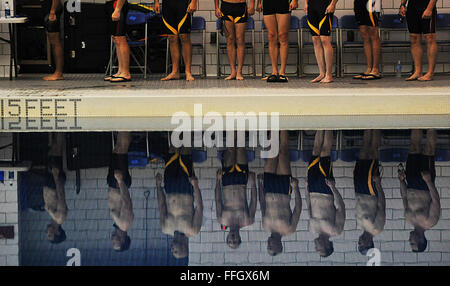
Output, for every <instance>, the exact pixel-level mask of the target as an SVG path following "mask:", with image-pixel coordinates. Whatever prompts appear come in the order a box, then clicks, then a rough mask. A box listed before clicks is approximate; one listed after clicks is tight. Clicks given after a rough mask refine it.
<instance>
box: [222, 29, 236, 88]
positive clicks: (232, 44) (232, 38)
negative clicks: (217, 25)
mask: <svg viewBox="0 0 450 286" xmlns="http://www.w3.org/2000/svg"><path fill="white" fill-rule="evenodd" d="M224 24H225V26H226V29H227V32H228V33H227V54H228V62H229V64H230V69H231V74H230V76H228V77H227V78H225V80H231V79H236V31H235V29H234V23H233V22H232V21H224Z"/></svg>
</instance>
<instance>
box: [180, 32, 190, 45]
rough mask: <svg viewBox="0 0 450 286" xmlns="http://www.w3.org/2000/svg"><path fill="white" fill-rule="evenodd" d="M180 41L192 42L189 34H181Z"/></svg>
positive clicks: (182, 42)
mask: <svg viewBox="0 0 450 286" xmlns="http://www.w3.org/2000/svg"><path fill="white" fill-rule="evenodd" d="M180 42H181V44H183V45H184V44H190V43H191V38H190V36H189V34H181V35H180Z"/></svg>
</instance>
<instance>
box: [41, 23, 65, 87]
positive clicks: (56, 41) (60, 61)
mask: <svg viewBox="0 0 450 286" xmlns="http://www.w3.org/2000/svg"><path fill="white" fill-rule="evenodd" d="M47 35H48V39H49V41H50V45H51V46H52V51H53V57H54V58H55V72H54V73H53V74H52V75H49V76H46V77H44V80H47V81H53V80H62V79H64V77H63V68H64V51H63V47H62V43H61V39H60V33H59V32H57V33H48V34H47Z"/></svg>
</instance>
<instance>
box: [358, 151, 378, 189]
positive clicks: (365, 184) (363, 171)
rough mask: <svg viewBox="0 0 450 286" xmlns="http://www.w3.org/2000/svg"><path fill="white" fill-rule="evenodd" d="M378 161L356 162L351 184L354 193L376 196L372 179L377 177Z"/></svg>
mask: <svg viewBox="0 0 450 286" xmlns="http://www.w3.org/2000/svg"><path fill="white" fill-rule="evenodd" d="M378 167H379V162H378V160H358V161H356V165H355V169H354V170H353V183H354V185H355V193H358V194H363V195H370V196H377V195H378V192H377V188H376V187H375V183H374V182H373V180H372V178H373V177H374V176H379V175H380V173H379V171H378Z"/></svg>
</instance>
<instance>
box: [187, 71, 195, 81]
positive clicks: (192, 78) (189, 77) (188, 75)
mask: <svg viewBox="0 0 450 286" xmlns="http://www.w3.org/2000/svg"><path fill="white" fill-rule="evenodd" d="M186 80H187V81H194V80H195V78H194V77H193V76H192V74H191V73H186Z"/></svg>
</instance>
